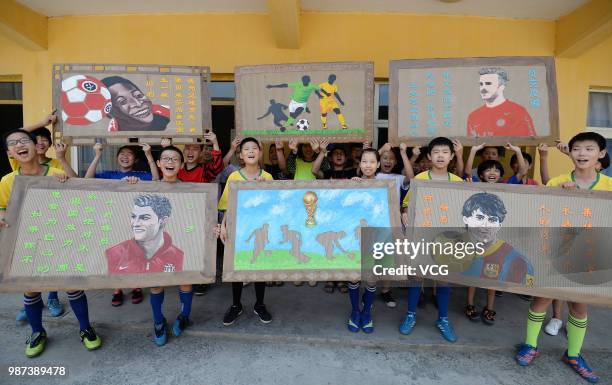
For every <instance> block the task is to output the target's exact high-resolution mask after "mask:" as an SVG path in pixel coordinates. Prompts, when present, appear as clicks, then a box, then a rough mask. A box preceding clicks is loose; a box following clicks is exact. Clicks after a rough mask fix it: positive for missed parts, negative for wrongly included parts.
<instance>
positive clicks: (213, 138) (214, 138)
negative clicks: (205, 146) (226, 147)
mask: <svg viewBox="0 0 612 385" xmlns="http://www.w3.org/2000/svg"><path fill="white" fill-rule="evenodd" d="M204 139H205V140H210V142H211V143H212V144H219V143H218V142H217V134H215V133H214V132H212V131H210V132H207V133H205V134H204Z"/></svg>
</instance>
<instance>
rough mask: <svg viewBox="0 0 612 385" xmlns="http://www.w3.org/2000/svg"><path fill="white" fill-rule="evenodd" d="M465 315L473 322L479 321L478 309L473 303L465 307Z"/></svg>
mask: <svg viewBox="0 0 612 385" xmlns="http://www.w3.org/2000/svg"><path fill="white" fill-rule="evenodd" d="M465 316H466V317H467V318H468V319H469V320H470V321H473V322H478V321H480V316H479V315H478V310H477V309H476V306H474V305H467V306H466V307H465Z"/></svg>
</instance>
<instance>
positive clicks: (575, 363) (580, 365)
mask: <svg viewBox="0 0 612 385" xmlns="http://www.w3.org/2000/svg"><path fill="white" fill-rule="evenodd" d="M561 359H562V360H563V362H565V363H566V364H567V365H568V366H569V367H570V368H572V369H574V371H575V372H576V373H578V375H579V376H580V377H582V378H584V379H585V380H587V381H588V382H590V383H592V384H594V383H596V382H597V381H599V376H596V375H595V373H593V370H592V369H591V368H590V367H589V365H587V363H586V361H585V360H584V357H582V354H579V355H578V357H569V356H568V355H567V350H566V351H565V353H564V354H563V357H562V358H561Z"/></svg>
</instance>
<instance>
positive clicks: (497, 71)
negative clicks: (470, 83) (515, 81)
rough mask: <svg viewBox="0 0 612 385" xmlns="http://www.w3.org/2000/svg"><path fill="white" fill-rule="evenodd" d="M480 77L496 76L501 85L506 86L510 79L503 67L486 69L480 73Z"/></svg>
mask: <svg viewBox="0 0 612 385" xmlns="http://www.w3.org/2000/svg"><path fill="white" fill-rule="evenodd" d="M478 74H479V75H490V74H496V75H497V76H498V77H499V84H500V85H502V86H503V85H506V84H507V83H508V81H509V80H510V78H509V77H508V72H506V70H505V69H503V68H501V67H484V68H481V69H480V71H478Z"/></svg>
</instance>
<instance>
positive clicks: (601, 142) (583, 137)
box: [568, 131, 606, 151]
mask: <svg viewBox="0 0 612 385" xmlns="http://www.w3.org/2000/svg"><path fill="white" fill-rule="evenodd" d="M586 141H593V142H595V143H597V147H599V151H602V150H605V149H606V138H604V137H603V136H601V135H600V134H598V133H596V132H591V131H587V132H581V133H579V134H576V135H574V137H573V138H572V139H570V141H569V143H568V147H569V149H570V151H571V150H572V147H573V146H574V144H575V143H576V142H586Z"/></svg>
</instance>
